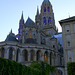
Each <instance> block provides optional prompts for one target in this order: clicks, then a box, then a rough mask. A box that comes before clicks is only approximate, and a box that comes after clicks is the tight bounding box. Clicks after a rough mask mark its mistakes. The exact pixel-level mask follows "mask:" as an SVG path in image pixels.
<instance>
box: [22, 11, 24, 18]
mask: <svg viewBox="0 0 75 75" xmlns="http://www.w3.org/2000/svg"><path fill="white" fill-rule="evenodd" d="M21 19H24V18H23V11H22V16H21Z"/></svg>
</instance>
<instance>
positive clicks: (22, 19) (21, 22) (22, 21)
mask: <svg viewBox="0 0 75 75" xmlns="http://www.w3.org/2000/svg"><path fill="white" fill-rule="evenodd" d="M23 26H24V18H23V11H22V15H21V19H20V21H19V33H20V31H21V29H22V28H23Z"/></svg>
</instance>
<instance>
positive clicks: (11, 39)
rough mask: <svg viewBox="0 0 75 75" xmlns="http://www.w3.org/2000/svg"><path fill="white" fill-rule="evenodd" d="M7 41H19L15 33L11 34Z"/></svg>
mask: <svg viewBox="0 0 75 75" xmlns="http://www.w3.org/2000/svg"><path fill="white" fill-rule="evenodd" d="M5 41H15V42H18V40H17V39H16V36H15V35H14V34H13V33H10V34H9V35H8V36H7V38H6V39H5Z"/></svg>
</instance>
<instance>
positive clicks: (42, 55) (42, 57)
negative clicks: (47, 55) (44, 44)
mask: <svg viewBox="0 0 75 75" xmlns="http://www.w3.org/2000/svg"><path fill="white" fill-rule="evenodd" d="M41 51H42V52H41V53H42V54H41V60H42V61H44V51H43V50H41Z"/></svg>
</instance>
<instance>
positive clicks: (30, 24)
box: [25, 17, 36, 27]
mask: <svg viewBox="0 0 75 75" xmlns="http://www.w3.org/2000/svg"><path fill="white" fill-rule="evenodd" d="M25 27H36V25H35V23H34V21H32V20H31V19H30V18H29V17H28V19H27V21H26V23H25Z"/></svg>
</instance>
